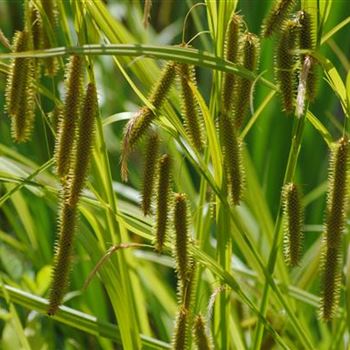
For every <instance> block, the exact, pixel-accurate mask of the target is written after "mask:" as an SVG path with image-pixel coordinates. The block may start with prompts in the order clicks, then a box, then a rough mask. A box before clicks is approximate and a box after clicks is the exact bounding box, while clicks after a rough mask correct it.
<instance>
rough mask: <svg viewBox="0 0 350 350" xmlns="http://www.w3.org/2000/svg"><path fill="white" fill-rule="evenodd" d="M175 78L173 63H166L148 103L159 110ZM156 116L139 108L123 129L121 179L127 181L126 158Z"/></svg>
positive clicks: (147, 109)
mask: <svg viewBox="0 0 350 350" xmlns="http://www.w3.org/2000/svg"><path fill="white" fill-rule="evenodd" d="M174 78H175V63H174V62H168V63H167V64H166V65H165V67H164V68H163V70H162V74H161V77H160V79H159V81H158V82H157V83H156V85H155V86H154V88H153V90H152V92H151V94H150V96H149V97H148V99H149V101H150V103H151V104H152V105H153V106H154V107H155V108H156V109H159V108H160V107H161V106H162V104H163V103H164V101H165V98H166V96H167V94H168V92H169V90H170V88H171V86H172V83H173V81H174ZM155 117H156V115H155V114H154V113H153V111H152V110H151V109H150V108H148V107H143V108H141V109H140V110H139V111H138V112H137V113H136V114H135V116H134V117H133V118H132V119H130V120H129V122H128V123H127V124H126V126H125V128H124V133H123V134H124V135H123V142H122V152H121V157H120V164H121V178H122V180H123V181H127V180H128V158H129V155H130V152H131V151H132V149H133V147H134V146H135V144H136V143H137V142H138V141H139V140H140V139H141V138H142V136H143V135H144V134H145V133H146V131H147V130H148V128H149V126H150V125H151V123H152V122H153V120H154V119H155Z"/></svg>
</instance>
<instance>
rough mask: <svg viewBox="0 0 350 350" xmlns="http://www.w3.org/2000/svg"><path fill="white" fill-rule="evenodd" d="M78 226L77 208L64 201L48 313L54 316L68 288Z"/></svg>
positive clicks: (59, 219) (59, 221)
mask: <svg viewBox="0 0 350 350" xmlns="http://www.w3.org/2000/svg"><path fill="white" fill-rule="evenodd" d="M76 224H77V207H76V206H74V207H72V206H70V205H69V204H68V203H67V201H65V200H63V203H62V207H61V210H60V214H59V218H58V234H59V238H58V243H57V246H56V252H55V258H54V267H53V275H52V281H51V289H50V295H49V306H48V310H47V313H48V315H49V316H52V315H54V314H55V313H56V312H57V310H58V307H59V306H60V305H61V303H62V299H63V296H64V293H65V291H66V289H67V287H68V281H69V270H70V266H71V258H72V248H73V238H74V233H75V229H76Z"/></svg>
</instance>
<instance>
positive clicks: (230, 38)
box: [221, 13, 242, 113]
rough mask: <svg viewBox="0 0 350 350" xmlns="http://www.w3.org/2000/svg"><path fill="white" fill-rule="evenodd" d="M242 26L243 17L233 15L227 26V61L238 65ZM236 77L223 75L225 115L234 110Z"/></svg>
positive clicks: (227, 74)
mask: <svg viewBox="0 0 350 350" xmlns="http://www.w3.org/2000/svg"><path fill="white" fill-rule="evenodd" d="M241 26H242V17H241V16H239V15H237V14H235V13H233V14H232V16H231V18H230V21H229V23H228V25H227V29H226V35H225V54H224V55H225V60H227V61H229V62H233V63H236V62H237V58H238V48H239V36H240V31H241ZM235 81H236V79H235V75H234V74H231V73H223V88H222V106H221V110H222V111H223V113H228V112H230V111H231V108H232V99H233V91H234V86H235Z"/></svg>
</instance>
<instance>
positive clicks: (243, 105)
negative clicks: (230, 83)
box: [233, 33, 260, 129]
mask: <svg viewBox="0 0 350 350" xmlns="http://www.w3.org/2000/svg"><path fill="white" fill-rule="evenodd" d="M240 51H241V55H242V62H241V64H242V66H243V67H244V68H246V69H248V70H250V71H255V70H256V69H257V67H258V63H259V54H260V43H259V38H258V37H257V36H256V35H254V34H252V33H246V34H245V35H244V36H243V38H242V42H241V48H240ZM252 85H253V82H252V80H250V79H246V78H242V77H240V78H238V79H237V84H235V91H234V100H233V110H234V120H235V127H236V129H240V128H241V126H242V124H243V121H244V119H245V117H246V114H247V112H248V107H249V103H250V97H251V93H252Z"/></svg>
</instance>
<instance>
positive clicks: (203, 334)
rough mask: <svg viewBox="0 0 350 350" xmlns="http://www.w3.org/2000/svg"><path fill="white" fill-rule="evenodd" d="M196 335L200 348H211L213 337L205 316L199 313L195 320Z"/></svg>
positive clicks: (209, 349) (202, 349)
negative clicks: (208, 329) (210, 334)
mask: <svg viewBox="0 0 350 350" xmlns="http://www.w3.org/2000/svg"><path fill="white" fill-rule="evenodd" d="M194 337H195V340H196V345H197V349H198V350H211V349H212V348H213V347H212V345H211V339H210V337H209V335H208V334H207V331H206V326H205V320H204V317H203V316H202V315H201V314H199V315H197V316H196V318H195V320H194Z"/></svg>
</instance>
